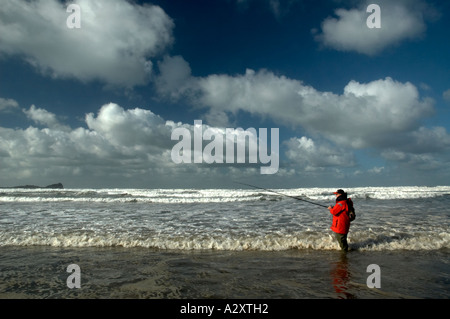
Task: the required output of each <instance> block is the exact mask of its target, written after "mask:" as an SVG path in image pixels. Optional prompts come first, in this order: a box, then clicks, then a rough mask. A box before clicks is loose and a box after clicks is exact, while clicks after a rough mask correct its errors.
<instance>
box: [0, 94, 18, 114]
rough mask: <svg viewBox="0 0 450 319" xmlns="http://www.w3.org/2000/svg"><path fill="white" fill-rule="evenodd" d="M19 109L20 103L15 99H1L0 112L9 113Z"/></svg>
mask: <svg viewBox="0 0 450 319" xmlns="http://www.w3.org/2000/svg"><path fill="white" fill-rule="evenodd" d="M18 107H19V103H17V101H16V100H13V99H4V98H1V97H0V111H8V110H11V109H15V108H18Z"/></svg>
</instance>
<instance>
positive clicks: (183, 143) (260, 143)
mask: <svg viewBox="0 0 450 319" xmlns="http://www.w3.org/2000/svg"><path fill="white" fill-rule="evenodd" d="M192 131H193V135H194V136H193V137H192V134H191V130H189V129H188V128H186V127H176V128H174V129H173V130H172V134H171V140H172V141H174V140H178V141H179V142H178V143H177V144H175V145H174V146H173V147H172V151H171V158H172V161H173V162H174V163H175V164H180V163H192V157H193V162H194V163H197V164H200V163H203V162H205V163H207V164H212V163H216V164H223V163H227V164H231V163H233V164H234V163H235V162H236V163H238V164H244V163H246V161H247V159H246V153H248V163H250V164H256V163H258V160H259V162H260V163H262V164H269V166H261V168H260V172H261V174H275V173H277V172H278V168H279V148H280V147H279V129H278V128H271V129H270V155H269V152H268V135H267V128H260V129H259V137H258V132H257V131H256V129H255V128H252V127H251V128H248V129H247V130H244V129H242V128H237V129H232V128H226V129H222V128H215V127H207V128H206V129H205V130H204V131H203V124H202V121H201V120H195V121H194V126H193V129H192ZM205 140H206V141H211V142H209V143H208V144H207V145H205V147H203V141H205ZM247 141H248V142H247ZM192 142H193V143H194V147H193V149H192ZM235 148H236V154H235ZM224 151H225V152H226V156H224ZM191 154H192V155H191Z"/></svg>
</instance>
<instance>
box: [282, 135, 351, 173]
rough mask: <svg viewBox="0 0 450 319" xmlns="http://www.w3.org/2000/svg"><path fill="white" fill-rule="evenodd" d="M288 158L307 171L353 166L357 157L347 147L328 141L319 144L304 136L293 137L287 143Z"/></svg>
mask: <svg viewBox="0 0 450 319" xmlns="http://www.w3.org/2000/svg"><path fill="white" fill-rule="evenodd" d="M285 144H286V146H287V151H286V156H287V158H288V159H289V160H290V161H291V162H293V163H295V164H297V165H296V166H297V167H301V168H303V169H304V170H305V171H313V170H320V169H323V168H326V167H352V166H354V165H355V158H354V155H353V153H352V152H350V151H349V150H347V149H338V148H336V147H333V146H331V145H329V144H328V143H323V144H320V145H319V144H318V143H316V142H314V141H313V140H312V139H310V138H307V137H306V136H303V137H301V138H295V137H293V138H291V139H289V140H288V141H287V142H286V143H285Z"/></svg>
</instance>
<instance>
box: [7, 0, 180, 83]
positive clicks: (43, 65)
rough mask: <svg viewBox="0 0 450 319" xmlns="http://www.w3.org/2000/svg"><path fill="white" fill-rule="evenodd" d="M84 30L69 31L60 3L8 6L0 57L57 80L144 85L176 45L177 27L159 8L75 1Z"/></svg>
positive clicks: (111, 0) (46, 0)
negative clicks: (19, 60) (13, 58)
mask: <svg viewBox="0 0 450 319" xmlns="http://www.w3.org/2000/svg"><path fill="white" fill-rule="evenodd" d="M71 3H74V4H78V5H79V6H80V8H81V28H80V29H69V28H68V27H67V25H66V20H67V18H68V17H69V15H70V13H67V12H66V5H64V4H63V3H61V2H60V1H57V0H37V1H26V0H17V1H4V2H2V5H1V6H0V28H1V29H2V37H1V38H0V53H3V54H8V55H18V56H22V57H23V58H24V59H25V60H26V61H28V62H29V63H30V64H31V65H33V66H34V67H36V68H37V69H38V70H40V71H41V72H43V73H44V74H48V75H51V76H52V77H55V78H76V79H78V80H81V81H91V80H100V81H102V82H104V83H107V84H111V85H120V86H125V87H132V86H135V85H140V84H145V83H146V82H147V81H148V77H149V71H150V70H151V66H152V62H151V60H150V59H151V58H153V57H155V56H157V55H158V54H160V53H161V52H163V51H164V50H165V49H166V48H167V46H168V45H170V44H171V43H172V29H173V26H174V24H173V21H172V20H171V19H170V17H169V16H167V14H166V13H165V12H164V11H163V10H162V9H161V8H160V7H158V6H151V5H142V6H141V5H137V4H133V3H131V2H128V1H125V0H108V1H102V0H75V1H73V2H71Z"/></svg>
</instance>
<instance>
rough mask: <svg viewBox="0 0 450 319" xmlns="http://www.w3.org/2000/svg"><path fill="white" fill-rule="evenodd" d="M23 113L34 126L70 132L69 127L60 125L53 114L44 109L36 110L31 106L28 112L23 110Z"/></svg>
mask: <svg viewBox="0 0 450 319" xmlns="http://www.w3.org/2000/svg"><path fill="white" fill-rule="evenodd" d="M23 112H24V113H25V115H26V116H27V117H28V118H29V119H30V120H32V121H33V122H35V123H36V124H40V125H43V126H45V127H48V128H52V129H57V130H63V131H67V130H70V128H69V126H66V125H64V124H62V123H61V122H60V121H59V120H58V118H57V116H56V115H55V114H53V113H51V112H49V111H47V110H45V109H42V108H37V107H36V106H35V105H32V106H31V107H30V108H29V109H28V110H25V109H24V110H23Z"/></svg>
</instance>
